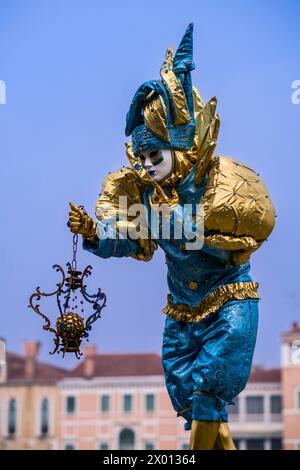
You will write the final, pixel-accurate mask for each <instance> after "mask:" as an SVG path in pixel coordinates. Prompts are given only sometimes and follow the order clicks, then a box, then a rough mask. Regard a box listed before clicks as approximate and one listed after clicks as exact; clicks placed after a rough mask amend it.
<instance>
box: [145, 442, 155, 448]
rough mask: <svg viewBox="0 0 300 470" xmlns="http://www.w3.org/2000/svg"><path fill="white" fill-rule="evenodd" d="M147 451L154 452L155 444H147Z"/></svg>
mask: <svg viewBox="0 0 300 470" xmlns="http://www.w3.org/2000/svg"><path fill="white" fill-rule="evenodd" d="M145 450H154V444H153V443H152V442H146V444H145Z"/></svg>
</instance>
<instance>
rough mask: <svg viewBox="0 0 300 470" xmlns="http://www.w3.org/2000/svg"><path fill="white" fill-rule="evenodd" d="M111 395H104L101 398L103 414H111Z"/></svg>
mask: <svg viewBox="0 0 300 470" xmlns="http://www.w3.org/2000/svg"><path fill="white" fill-rule="evenodd" d="M109 398H110V397H109V395H102V397H101V412H102V413H108V412H109V404H110V403H109V402H110V400H109Z"/></svg>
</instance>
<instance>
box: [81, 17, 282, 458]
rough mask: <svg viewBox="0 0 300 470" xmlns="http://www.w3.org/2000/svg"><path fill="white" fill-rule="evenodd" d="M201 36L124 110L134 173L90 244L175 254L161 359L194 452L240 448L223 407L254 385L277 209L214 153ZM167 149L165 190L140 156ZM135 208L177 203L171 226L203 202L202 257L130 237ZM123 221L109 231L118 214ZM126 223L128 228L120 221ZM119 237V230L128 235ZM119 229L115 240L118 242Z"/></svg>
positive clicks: (100, 204)
mask: <svg viewBox="0 0 300 470" xmlns="http://www.w3.org/2000/svg"><path fill="white" fill-rule="evenodd" d="M192 30H193V26H192V25H189V27H188V28H187V31H186V33H185V35H184V37H183V39H182V41H181V44H180V46H179V48H178V50H177V52H176V54H174V52H173V51H172V49H170V48H169V49H168V51H167V55H166V58H165V61H164V63H163V66H162V69H161V79H160V80H153V81H149V82H145V83H144V84H143V85H142V86H141V87H140V88H139V89H138V91H137V93H136V95H135V96H134V98H133V101H132V103H131V106H130V110H129V112H128V114H127V123H126V135H128V136H129V135H131V136H132V143H131V144H127V149H126V151H127V156H128V158H129V161H130V163H131V167H126V168H122V169H120V170H117V171H116V172H113V173H111V174H109V175H108V176H107V177H106V178H105V181H104V183H103V188H102V193H101V195H100V197H99V199H98V201H97V204H96V216H97V218H98V222H97V235H98V238H97V239H94V240H84V248H85V249H86V250H88V251H90V252H91V253H93V254H95V255H97V256H100V257H102V258H109V257H111V256H116V257H126V256H133V257H134V258H136V259H138V260H144V261H148V260H150V259H151V257H152V256H153V253H154V251H155V250H156V248H157V247H158V246H159V247H161V248H162V249H163V250H164V252H165V256H166V264H167V268H168V286H169V290H170V293H169V295H168V303H167V305H166V307H165V308H164V313H165V314H166V321H165V328H164V335H163V348H162V363H163V367H164V371H165V379H166V386H167V389H168V393H169V396H170V399H171V401H172V404H173V406H174V409H175V410H176V411H177V414H178V416H183V417H184V418H185V419H186V426H185V427H186V429H187V430H189V429H191V444H190V447H191V449H222V448H223V449H233V448H234V445H233V443H232V439H231V437H230V433H229V429H228V426H227V424H226V422H227V411H226V406H227V405H228V404H230V403H232V400H233V399H234V397H236V396H237V395H238V394H239V393H240V392H241V390H243V388H244V387H245V385H246V383H247V380H248V377H249V373H250V369H251V362H252V356H253V351H254V347H255V341H256V333H257V322H258V300H259V296H258V294H257V287H258V285H257V283H255V282H253V281H252V279H251V277H250V274H249V270H250V263H249V258H250V255H251V254H252V253H253V252H254V251H255V250H256V249H257V248H259V247H260V245H261V244H262V243H263V241H264V240H265V239H266V238H267V236H268V235H269V234H270V233H271V231H272V229H273V225H274V209H273V206H272V203H271V200H270V198H269V195H268V192H267V190H266V188H265V186H264V184H263V182H262V180H261V178H260V177H259V176H258V175H257V174H256V173H255V172H254V171H253V170H251V169H250V168H248V167H247V166H245V165H244V164H242V163H240V162H238V161H236V160H234V159H232V158H230V157H223V156H213V152H214V149H215V146H216V142H217V136H218V131H219V117H218V115H216V114H215V110H216V99H215V98H212V99H211V100H210V101H209V102H208V103H207V104H206V105H204V103H203V101H202V99H201V97H200V95H199V92H198V90H197V89H196V88H195V87H194V88H193V87H192V82H191V73H190V72H191V70H193V68H194V63H193V58H192ZM152 149H155V150H157V149H170V150H171V151H172V153H173V160H174V168H173V172H172V174H171V175H169V176H168V177H167V178H166V179H165V180H163V181H162V182H161V183H157V182H155V181H153V180H152V179H151V178H150V177H149V176H148V174H147V173H146V171H145V169H144V167H143V164H142V161H141V159H140V157H139V155H140V152H141V151H145V150H152ZM120 196H126V197H127V201H128V206H129V207H130V206H132V205H133V204H136V203H141V204H144V205H145V207H146V208H147V209H148V213H150V211H151V209H152V207H153V204H154V203H157V202H158V203H159V202H163V203H166V204H168V206H169V207H170V212H171V215H173V216H174V217H172V216H171V217H170V220H171V226H172V224H173V225H174V223H175V222H174V220H176V218H177V219H178V217H179V218H180V217H181V216H182V217H184V215H182V214H184V212H182V211H181V208H182V207H183V206H184V205H185V204H190V205H191V206H192V212H191V214H192V216H191V223H192V224H196V223H197V219H196V218H195V214H196V210H197V204H201V207H202V208H203V213H204V245H203V247H202V248H201V249H198V250H189V249H186V246H185V242H186V239H185V236H184V235H183V236H182V238H181V239H178V238H175V237H173V236H172V233H173V232H172V230H171V236H170V238H169V239H165V238H163V237H162V236H161V233H160V232H159V233H158V235H157V234H156V235H155V236H154V233H153V231H152V230H151V220H149V237H148V238H146V239H144V238H139V239H137V240H135V239H132V238H130V236H129V237H125V236H123V235H122V230H123V229H124V228H127V229H128V231H129V233H130V228H132V226H134V224H135V220H134V218H133V217H127V216H128V213H126V214H124V213H122V209H120V206H119V197H120ZM112 208H113V209H115V210H116V211H117V214H118V216H119V220H118V221H117V222H116V223H115V224H114V226H112V224H111V212H110V210H111V209H112ZM124 215H126V219H125V220H122V216H124ZM121 229H122V230H121ZM116 233H117V234H118V236H116Z"/></svg>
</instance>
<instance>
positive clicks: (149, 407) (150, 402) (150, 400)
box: [146, 393, 155, 411]
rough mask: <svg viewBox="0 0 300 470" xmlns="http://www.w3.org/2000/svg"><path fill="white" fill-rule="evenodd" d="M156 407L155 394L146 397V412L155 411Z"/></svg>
mask: <svg viewBox="0 0 300 470" xmlns="http://www.w3.org/2000/svg"><path fill="white" fill-rule="evenodd" d="M154 407H155V397H154V395H153V393H148V394H147V395H146V411H154Z"/></svg>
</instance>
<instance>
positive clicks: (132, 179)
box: [95, 167, 157, 261]
mask: <svg viewBox="0 0 300 470" xmlns="http://www.w3.org/2000/svg"><path fill="white" fill-rule="evenodd" d="M144 190H145V188H144V185H143V183H142V181H141V179H140V178H139V177H138V176H137V175H136V174H135V173H134V172H133V170H132V169H130V168H127V167H123V168H121V169H119V170H116V171H114V172H112V173H110V174H108V175H107V176H106V178H105V179H104V182H103V185H102V192H101V194H100V195H99V198H98V200H97V202H96V213H95V214H96V217H97V219H98V220H100V221H105V220H109V219H111V218H112V217H113V218H115V219H116V227H115V228H116V230H117V231H122V232H123V233H124V231H127V233H128V234H130V231H131V230H132V229H136V226H135V218H136V216H133V215H130V213H129V214H128V210H129V209H130V207H131V206H132V205H133V204H143V198H142V195H143V192H144ZM124 197H125V198H126V204H125V205H124V204H123V203H122V202H121V204H120V201H122V198H124ZM120 198H121V199H120ZM123 201H124V199H123ZM137 242H138V244H139V245H140V247H141V252H140V253H137V254H134V255H132V257H133V258H135V259H138V260H141V261H149V260H150V259H151V258H152V256H153V253H154V251H155V250H156V249H157V243H156V242H155V241H154V240H152V239H151V238H150V235H149V236H147V238H145V239H144V238H138V239H137Z"/></svg>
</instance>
